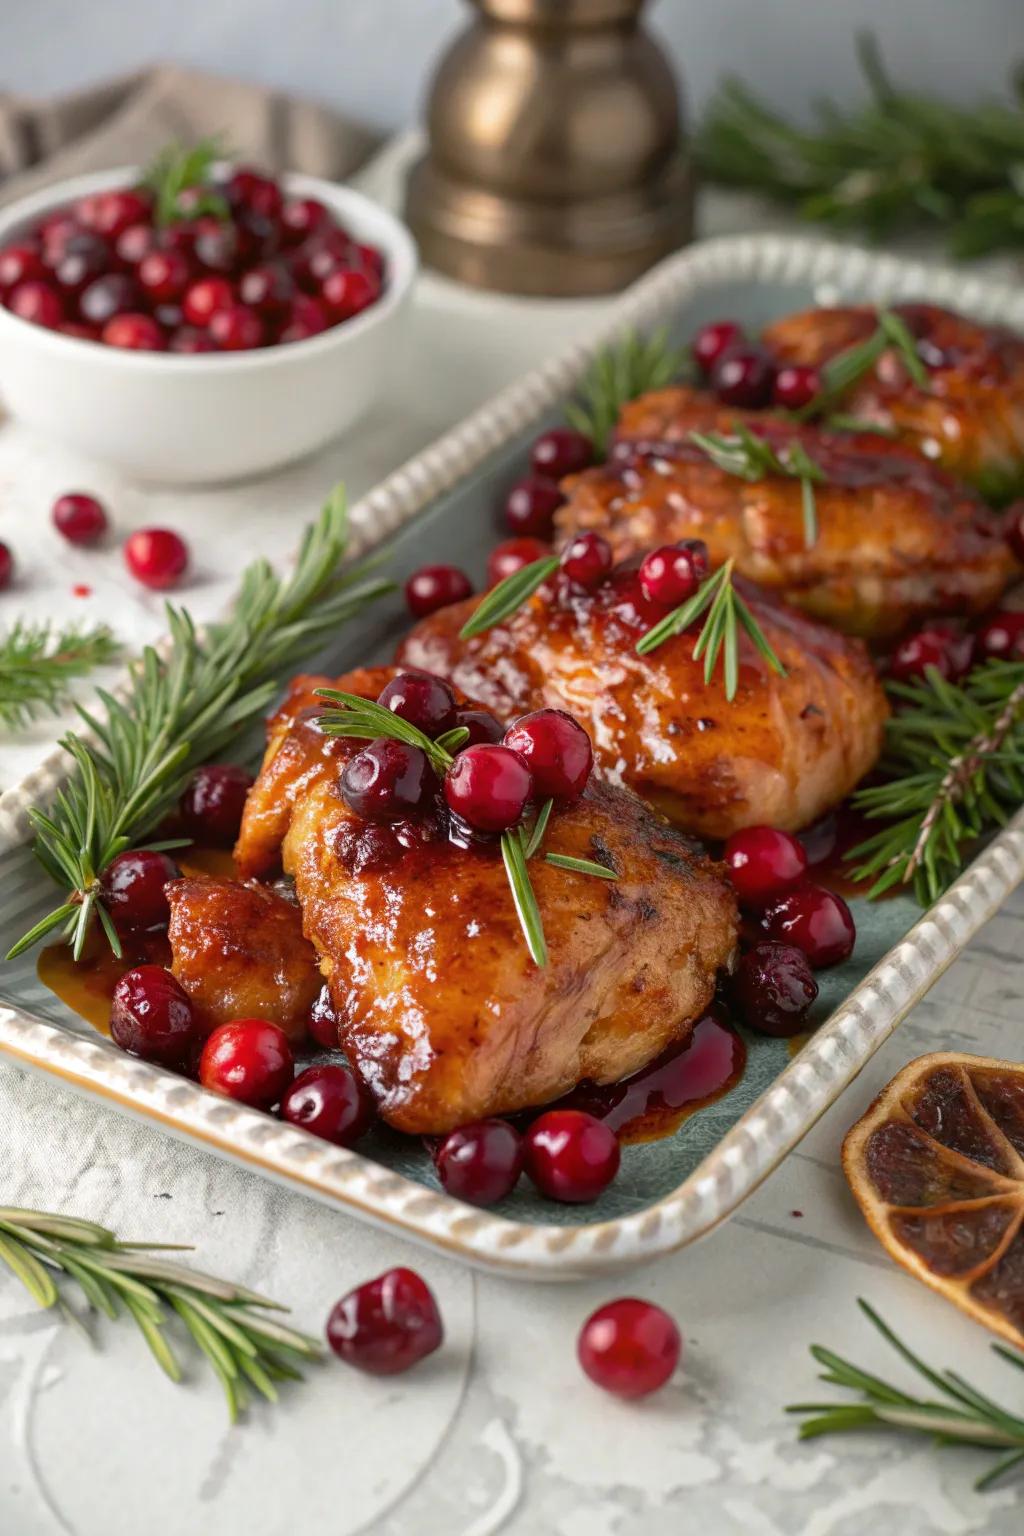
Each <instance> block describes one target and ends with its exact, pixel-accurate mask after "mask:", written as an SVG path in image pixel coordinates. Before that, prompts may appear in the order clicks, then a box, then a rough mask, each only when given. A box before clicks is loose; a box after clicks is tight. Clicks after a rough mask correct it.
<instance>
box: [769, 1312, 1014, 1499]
mask: <svg viewBox="0 0 1024 1536" xmlns="http://www.w3.org/2000/svg"><path fill="white" fill-rule="evenodd" d="M857 1305H858V1306H859V1307H860V1309H861V1311H862V1312H863V1313H864V1315H865V1317H867V1318H868V1320H869V1322H871V1323H872V1324H873V1325H874V1327H875V1328H877V1329H878V1332H879V1333H880V1334H881V1335H882V1338H883V1339H885V1341H886V1343H887V1344H891V1345H892V1347H893V1349H895V1350H896V1352H897V1353H898V1354H899V1355H901V1356H902V1358H903V1359H904V1360H905V1361H906V1362H907V1364H908V1365H910V1366H912V1367H913V1368H914V1370H915V1371H917V1373H918V1374H919V1375H920V1376H923V1377H924V1379H925V1381H927V1382H928V1383H929V1385H930V1386H932V1387H934V1388H935V1389H936V1390H937V1391H938V1392H940V1393H941V1394H942V1398H941V1399H935V1398H919V1397H913V1396H912V1395H910V1394H909V1393H906V1392H901V1391H900V1389H899V1388H898V1387H894V1386H892V1385H891V1384H890V1383H889V1382H887V1381H883V1380H882V1379H881V1377H879V1376H874V1375H872V1374H871V1372H870V1371H865V1370H862V1369H861V1368H860V1367H859V1366H856V1365H853V1364H852V1363H851V1362H850V1361H849V1360H844V1359H843V1358H842V1356H841V1355H837V1354H834V1353H833V1352H832V1350H830V1349H824V1348H823V1347H822V1346H821V1345H820V1344H812V1345H811V1355H812V1356H813V1358H814V1359H815V1360H816V1361H817V1362H818V1364H819V1365H823V1366H824V1367H825V1370H824V1373H823V1375H822V1377H821V1380H822V1381H826V1382H828V1383H829V1384H830V1385H832V1386H837V1387H847V1388H849V1389H850V1390H851V1391H853V1392H859V1393H860V1395H861V1399H862V1401H861V1402H859V1403H856V1404H846V1403H834V1402H833V1403H793V1404H792V1405H791V1406H790V1407H788V1408H787V1409H786V1412H787V1413H794V1414H800V1415H802V1416H803V1423H802V1424H801V1425H800V1439H801V1440H810V1439H814V1438H816V1437H817V1436H819V1435H831V1434H840V1433H846V1432H848V1431H850V1430H856V1429H902V1430H909V1431H911V1432H915V1433H919V1434H925V1435H930V1436H931V1437H932V1438H933V1439H934V1441H935V1443H936V1445H938V1446H944V1445H970V1446H977V1447H978V1448H980V1449H984V1450H990V1451H1007V1452H1009V1454H1008V1455H1004V1456H1001V1457H1000V1458H999V1460H998V1461H997V1462H996V1464H995V1466H993V1467H990V1468H989V1470H988V1471H987V1472H985V1473H984V1474H983V1475H982V1476H981V1477H979V1478H978V1480H977V1482H976V1483H975V1485H974V1486H975V1488H976V1489H977V1490H978V1491H979V1492H982V1491H984V1490H985V1489H987V1488H991V1487H992V1485H993V1484H994V1483H995V1482H996V1481H997V1480H998V1479H999V1478H1001V1477H1004V1476H1005V1475H1006V1473H1007V1472H1010V1471H1012V1469H1013V1468H1014V1467H1020V1466H1021V1464H1022V1463H1024V1417H1022V1416H1020V1415H1018V1414H1014V1413H1011V1412H1010V1411H1009V1410H1008V1409H1005V1408H1002V1407H1000V1405H999V1404H998V1403H996V1402H993V1400H992V1399H991V1398H990V1397H987V1396H986V1395H985V1394H984V1393H983V1392H979V1391H978V1390H977V1388H975V1387H972V1386H971V1385H970V1383H969V1382H967V1381H965V1380H964V1378H963V1377H962V1376H960V1375H958V1373H957V1372H956V1371H935V1370H933V1369H932V1368H931V1366H928V1365H926V1364H925V1362H924V1361H923V1360H921V1359H920V1358H919V1357H918V1356H917V1355H916V1354H914V1353H913V1351H912V1350H911V1349H910V1348H909V1347H908V1346H907V1345H906V1344H904V1343H903V1341H902V1340H901V1339H900V1338H898V1337H897V1335H896V1334H895V1333H894V1332H893V1331H892V1329H891V1328H889V1327H888V1326H887V1324H886V1323H884V1322H883V1321H882V1319H881V1318H880V1317H879V1315H878V1313H877V1312H876V1311H875V1310H874V1308H873V1307H870V1306H869V1305H868V1303H867V1302H866V1301H863V1300H858V1303H857ZM993 1348H994V1350H995V1352H996V1354H997V1355H999V1356H1000V1357H1001V1358H1002V1359H1003V1360H1006V1361H1007V1362H1008V1363H1009V1364H1010V1365H1015V1366H1016V1367H1017V1368H1018V1370H1024V1355H1021V1354H1018V1353H1017V1352H1016V1351H1015V1350H1010V1349H1007V1348H1006V1346H1005V1345H1002V1344H996V1345H993Z"/></svg>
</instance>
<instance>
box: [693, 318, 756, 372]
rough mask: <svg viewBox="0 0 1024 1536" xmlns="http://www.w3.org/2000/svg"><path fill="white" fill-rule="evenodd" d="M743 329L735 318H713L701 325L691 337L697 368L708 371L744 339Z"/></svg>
mask: <svg viewBox="0 0 1024 1536" xmlns="http://www.w3.org/2000/svg"><path fill="white" fill-rule="evenodd" d="M744 339H745V338H744V335H743V329H742V327H741V326H739V325H737V324H736V322H735V320H715V321H712V323H711V324H710V325H704V326H701V328H700V330H699V331H698V332H697V334H696V336H695V337H694V338H693V355H694V358H695V359H696V362H697V366H698V368H700V369H701V371H702V372H703V373H710V372H711V370H712V368H713V367H714V366H715V364H716V363H717V362H718V360H719V358H720V357H722V356H724V354H725V353H726V352H728V351H729V350H730V349H731V348H733V347H738V346H740V344H741V343H742V342H743V341H744Z"/></svg>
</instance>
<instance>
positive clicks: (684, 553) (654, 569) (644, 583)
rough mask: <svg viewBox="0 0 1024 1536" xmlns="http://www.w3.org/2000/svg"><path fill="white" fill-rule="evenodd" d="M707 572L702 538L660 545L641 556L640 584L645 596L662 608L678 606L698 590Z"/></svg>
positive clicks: (704, 546)
mask: <svg viewBox="0 0 1024 1536" xmlns="http://www.w3.org/2000/svg"><path fill="white" fill-rule="evenodd" d="M707 573H708V548H707V545H706V544H705V543H704V542H703V541H702V540H701V539H683V540H681V541H680V542H679V543H678V544H663V545H662V546H661V547H660V548H659V549H652V550H651V552H650V553H649V554H647V555H645V556H644V558H643V561H642V563H641V566H640V585H641V587H642V588H643V592H644V596H645V597H647V598H648V599H649V600H650V601H651V602H652V603H657V604H659V606H660V607H662V608H678V607H679V605H680V603H685V602H687V601H688V599H689V598H691V597H692V596H693V595H694V593H695V592H696V591H697V588H698V587H699V586H700V584H701V582H702V581H703V580H704V578H705V576H706V575H707Z"/></svg>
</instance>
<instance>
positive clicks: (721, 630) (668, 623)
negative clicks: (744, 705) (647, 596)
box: [636, 560, 786, 703]
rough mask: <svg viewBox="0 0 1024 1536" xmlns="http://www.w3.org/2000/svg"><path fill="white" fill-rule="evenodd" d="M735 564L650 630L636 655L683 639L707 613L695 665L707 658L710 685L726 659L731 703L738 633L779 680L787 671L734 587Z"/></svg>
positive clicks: (696, 647)
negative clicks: (674, 638)
mask: <svg viewBox="0 0 1024 1536" xmlns="http://www.w3.org/2000/svg"><path fill="white" fill-rule="evenodd" d="M734 564H735V561H733V560H727V561H726V562H725V564H724V565H722V566H719V568H718V570H717V571H715V572H714V573H713V575H711V576H709V577H708V579H707V580H706V581H705V582H704V583H703V584H702V585H701V587H700V589H699V591H697V592H695V593H694V595H693V596H692V597H691V598H690V599H689V601H688V602H685V603H682V604H680V606H679V607H678V608H674V609H673V610H672V612H671V613H668V614H666V615H665V617H664V618H663V619H660V620H659V621H658V623H657V624H654V625H652V626H651V628H650V629H649V630H648V631H647V633H646V635H644V636H643V638H642V639H641V640H638V641H637V647H636V648H637V652H638V654H639V655H641V656H646V655H648V654H649V653H650V652H651V651H655V650H657V648H658V646H659V645H664V643H665V641H666V640H670V639H671V638H672V636H673V635H681V634H682V633H683V631H684V630H685V629H689V627H690V625H691V624H693V623H695V621H696V620H697V619H699V618H700V616H701V614H702V613H705V612H706V613H707V618H706V619H705V620H704V624H703V626H702V628H701V632H700V634H699V635H698V636H697V641H696V644H695V645H694V647H693V655H694V659H695V660H696V661H699V660H700V658H701V656H703V657H704V681H705V682H706V683H710V681H711V679H712V677H713V676H714V672H715V667H716V666H717V664H718V658H719V656H720V655H723V656H724V665H725V696H726V698H727V699H728V700H729V702H730V703H731V702H732V700H733V699H734V698H735V697H736V689H737V687H738V686H739V633H740V630H741V629H743V630H745V631H746V633H747V634H748V635H749V636H750V638H751V640H752V641H753V642H754V645H755V646H756V648H757V650H758V651H759V652H760V654H761V655H762V656H763V657H764V658H765V660H766V661H767V663H768V665H769V666H770V667H772V668H773V670H774V671H776V672H777V673H778V674H779V676H780V677H785V675H786V669H785V667H784V666H783V665H782V662H781V661H780V660H779V658H778V657H777V656H776V654H775V652H774V651H773V650H772V647H771V645H770V643H769V642H768V639H767V638H766V636H765V633H764V631H763V630H762V628H761V626H760V624H758V622H757V620H756V619H755V617H754V615H753V613H752V612H751V611H750V608H749V607H748V606H747V604H746V603H745V602H744V601H743V598H742V597H741V596H740V594H739V593H738V592H737V591H736V588H735V586H734V585H733V566H734Z"/></svg>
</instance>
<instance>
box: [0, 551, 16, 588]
mask: <svg viewBox="0 0 1024 1536" xmlns="http://www.w3.org/2000/svg"><path fill="white" fill-rule="evenodd" d="M13 574H14V556H13V555H12V554H11V552H10V550H9V549H8V547H7V545H6V544H4V543H2V542H0V592H2V591H3V590H4V588H5V587H9V586H10V584H11V577H12V575H13Z"/></svg>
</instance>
